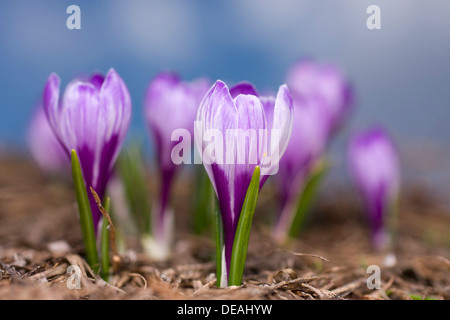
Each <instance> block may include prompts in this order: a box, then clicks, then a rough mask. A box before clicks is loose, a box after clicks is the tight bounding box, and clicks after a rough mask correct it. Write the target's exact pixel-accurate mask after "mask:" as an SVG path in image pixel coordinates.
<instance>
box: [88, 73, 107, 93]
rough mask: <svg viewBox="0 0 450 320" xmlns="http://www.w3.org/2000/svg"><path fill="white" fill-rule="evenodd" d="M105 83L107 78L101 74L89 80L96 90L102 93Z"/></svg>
mask: <svg viewBox="0 0 450 320" xmlns="http://www.w3.org/2000/svg"><path fill="white" fill-rule="evenodd" d="M104 81H105V77H104V76H103V75H102V74H100V73H96V74H94V75H92V76H91V78H90V79H89V82H90V83H92V85H93V86H94V87H95V88H97V90H98V91H100V89H101V87H102V84H103V82H104Z"/></svg>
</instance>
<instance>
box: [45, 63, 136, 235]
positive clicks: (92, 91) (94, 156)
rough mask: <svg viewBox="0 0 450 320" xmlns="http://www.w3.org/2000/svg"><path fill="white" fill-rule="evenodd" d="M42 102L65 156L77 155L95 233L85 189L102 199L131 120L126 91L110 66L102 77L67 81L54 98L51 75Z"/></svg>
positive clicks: (55, 82) (94, 210) (95, 210)
mask: <svg viewBox="0 0 450 320" xmlns="http://www.w3.org/2000/svg"><path fill="white" fill-rule="evenodd" d="M43 104H44V109H45V112H46V114H47V118H48V120H49V123H50V125H51V127H52V128H53V131H54V132H55V135H56V136H57V138H58V139H59V141H60V142H61V144H62V145H63V146H64V147H65V149H66V151H67V154H68V155H69V154H70V151H71V150H72V149H74V150H75V151H76V152H77V154H78V157H79V160H80V164H81V168H82V171H83V176H84V180H85V182H86V187H87V190H88V195H89V200H90V202H91V209H92V216H93V222H94V230H95V231H97V226H98V222H99V220H100V218H101V213H100V211H99V210H98V208H97V205H96V204H95V201H94V198H93V197H92V195H91V193H90V192H89V187H93V188H94V190H95V191H96V192H97V194H98V195H99V197H100V198H103V196H104V194H105V190H106V186H107V183H108V180H109V178H110V175H111V173H112V171H113V166H114V163H115V161H116V159H117V156H118V154H119V151H120V148H121V146H122V143H123V140H124V138H125V135H126V132H127V130H128V126H129V123H130V119H131V99H130V94H129V92H128V89H127V87H126V85H125V83H124V82H123V80H122V79H121V78H120V76H119V75H118V74H117V72H116V71H115V70H114V69H110V70H109V71H108V73H107V75H106V77H105V78H103V76H101V75H98V74H96V75H94V76H92V78H91V79H90V80H89V81H83V80H80V79H75V80H73V81H72V82H71V83H69V85H68V86H67V88H66V90H65V92H64V95H63V97H62V99H61V100H60V79H59V77H58V76H57V75H56V74H51V75H50V77H49V78H48V80H47V83H46V85H45V88H44V100H43ZM68 159H69V158H68Z"/></svg>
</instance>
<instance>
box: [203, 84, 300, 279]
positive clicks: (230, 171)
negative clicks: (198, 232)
mask: <svg viewBox="0 0 450 320" xmlns="http://www.w3.org/2000/svg"><path fill="white" fill-rule="evenodd" d="M264 107H266V108H267V110H268V111H267V115H268V116H266V112H265V108H264ZM292 112H293V110H292V99H291V96H290V93H289V90H288V88H287V86H286V85H282V86H280V88H279V91H278V94H277V97H276V98H273V97H258V96H257V92H256V90H255V89H254V88H253V87H252V86H251V85H249V84H248V83H240V84H238V85H237V86H236V87H234V88H232V89H228V87H227V85H226V84H225V83H224V82H222V81H220V80H218V81H217V82H216V83H215V84H214V85H213V86H212V87H211V89H210V90H209V91H208V93H207V94H206V96H205V98H204V99H203V101H202V103H201V105H200V108H199V110H198V114H197V121H198V123H200V124H201V132H202V135H201V136H200V135H197V132H196V143H197V147H198V149H199V152H200V154H202V156H203V159H202V160H203V164H204V166H205V169H206V171H207V173H208V176H209V178H210V180H211V182H212V185H213V187H214V190H215V192H216V195H217V198H218V202H219V206H220V211H221V215H222V222H223V229H224V258H225V263H223V264H222V265H223V266H226V269H225V270H224V271H226V273H228V272H229V267H230V260H231V252H232V246H233V242H234V238H235V233H236V228H237V223H238V221H239V216H240V213H241V210H242V205H243V202H244V199H245V195H246V192H247V189H248V186H249V184H250V181H251V178H252V175H253V172H254V169H255V167H256V166H262V167H264V164H263V160H264V158H265V157H266V156H267V155H268V154H267V153H268V151H273V150H268V148H267V145H266V142H267V140H266V139H267V138H266V137H267V136H268V135H270V132H271V130H274V129H277V130H278V131H279V135H278V136H279V141H278V142H279V143H278V145H277V148H278V152H279V157H281V156H282V154H283V153H284V150H285V149H286V146H287V144H288V142H289V138H290V133H291V129H292ZM237 129H239V130H242V132H244V134H245V132H251V131H252V130H253V131H254V132H255V133H256V135H254V136H251V135H248V136H247V137H245V136H238V138H237V139H236V138H235V136H234V135H233V133H234V132H236V131H235V130H237ZM209 132H211V133H212V135H213V136H214V138H213V140H214V142H217V141H216V140H215V139H218V140H222V142H223V143H222V144H215V146H216V147H219V149H220V147H222V149H221V150H217V149H218V148H215V149H214V152H212V151H211V149H210V143H211V142H210V141H209V139H208V137H209V134H208V133H209ZM260 132H262V133H263V134H261V135H260V134H259V133H260ZM220 137H221V139H219V138H220ZM233 137H234V138H233ZM209 138H211V137H209ZM253 138H255V139H253ZM238 150H243V153H245V159H244V160H245V161H240V160H239V151H238ZM252 159H253V160H254V161H252ZM272 165H278V163H274V164H272ZM268 168H269V170H268V171H267V173H268V174H269V173H271V171H270V170H271V167H270V166H268ZM265 180H266V176H261V180H260V188H261V187H262V185H263V184H264V181H265ZM222 275H223V276H224V274H222ZM225 279H226V275H225Z"/></svg>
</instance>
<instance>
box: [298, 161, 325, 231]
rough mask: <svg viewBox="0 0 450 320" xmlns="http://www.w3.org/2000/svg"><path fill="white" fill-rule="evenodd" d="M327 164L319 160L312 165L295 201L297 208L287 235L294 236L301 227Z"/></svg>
mask: <svg viewBox="0 0 450 320" xmlns="http://www.w3.org/2000/svg"><path fill="white" fill-rule="evenodd" d="M328 169H329V166H328V165H327V163H326V162H325V161H324V160H319V162H318V163H317V165H316V166H315V167H314V169H313V170H312V172H311V173H310V175H309V176H308V178H307V179H306V182H305V185H304V187H303V192H302V193H301V195H300V196H299V199H298V202H297V209H296V211H295V213H294V216H293V218H292V223H291V227H290V229H289V236H290V237H291V238H295V237H296V236H297V235H298V234H299V232H300V230H301V229H302V228H303V225H304V222H305V218H306V216H307V214H308V212H309V210H310V209H311V206H312V204H313V202H314V200H315V198H316V194H317V191H318V190H319V187H320V184H321V182H322V179H323V177H324V176H325V173H326V172H328Z"/></svg>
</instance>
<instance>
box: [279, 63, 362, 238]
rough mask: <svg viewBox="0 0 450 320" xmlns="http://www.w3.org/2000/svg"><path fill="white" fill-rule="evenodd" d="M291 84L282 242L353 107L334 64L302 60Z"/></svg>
mask: <svg viewBox="0 0 450 320" xmlns="http://www.w3.org/2000/svg"><path fill="white" fill-rule="evenodd" d="M287 84H288V86H289V89H290V90H291V93H292V99H293V101H294V125H293V129H292V136H291V141H290V143H289V145H288V147H287V150H286V153H285V155H284V156H283V159H282V160H281V162H280V172H279V175H278V177H277V178H278V179H277V182H278V192H279V197H280V204H281V208H282V209H281V210H280V212H279V215H278V217H277V221H276V224H275V228H274V234H273V236H274V238H275V240H276V241H278V242H284V241H285V240H286V236H287V233H288V230H289V228H290V226H291V223H292V222H293V219H294V215H295V212H296V209H297V208H296V206H297V203H298V198H299V196H300V195H301V193H302V192H303V188H304V186H305V183H306V182H307V179H308V177H309V176H310V175H311V173H312V171H313V169H314V168H315V167H316V164H317V163H318V161H320V160H321V159H322V158H323V157H324V154H325V151H326V147H327V145H328V144H329V141H330V140H331V138H332V136H333V134H335V133H336V131H337V130H338V129H339V128H340V127H341V126H342V125H343V122H344V120H345V119H346V118H347V117H348V115H349V113H350V111H351V110H352V108H353V103H352V102H353V98H352V90H351V88H350V85H349V83H348V82H347V80H346V79H345V78H344V76H343V75H342V73H341V72H340V70H339V69H338V68H337V67H335V66H333V65H321V64H319V63H317V62H315V61H313V60H301V61H299V62H297V63H295V64H294V65H293V66H292V67H291V69H290V70H289V72H288V75H287Z"/></svg>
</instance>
